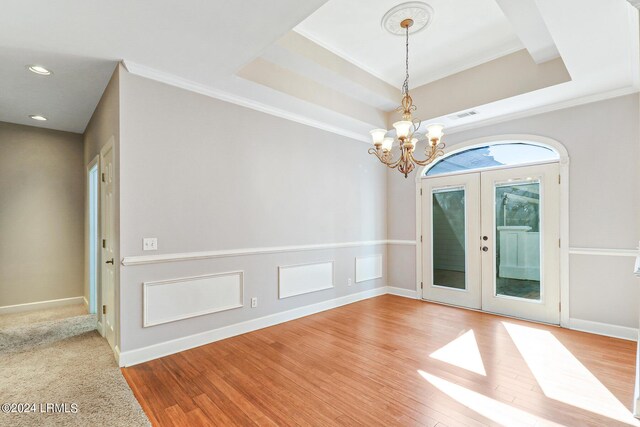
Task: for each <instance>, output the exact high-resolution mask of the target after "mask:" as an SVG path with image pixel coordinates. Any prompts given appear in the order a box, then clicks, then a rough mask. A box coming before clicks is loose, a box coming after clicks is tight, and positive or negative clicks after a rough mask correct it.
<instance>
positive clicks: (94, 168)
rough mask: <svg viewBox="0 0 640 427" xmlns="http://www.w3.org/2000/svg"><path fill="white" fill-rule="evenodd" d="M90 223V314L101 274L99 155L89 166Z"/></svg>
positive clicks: (88, 198)
mask: <svg viewBox="0 0 640 427" xmlns="http://www.w3.org/2000/svg"><path fill="white" fill-rule="evenodd" d="M87 181H88V194H87V200H88V208H89V210H88V214H89V218H88V225H89V230H88V233H89V265H88V267H89V301H88V302H89V304H88V309H89V313H90V314H96V312H97V307H98V277H99V276H98V274H99V265H100V264H99V259H98V257H99V254H100V249H99V243H98V242H99V236H100V235H99V229H98V224H99V223H98V221H99V217H98V212H99V211H98V197H99V193H100V187H99V181H98V157H96V158H95V159H94V160H93V161H92V162H91V163H90V164H89V166H88V173H87Z"/></svg>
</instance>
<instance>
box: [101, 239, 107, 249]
mask: <svg viewBox="0 0 640 427" xmlns="http://www.w3.org/2000/svg"><path fill="white" fill-rule="evenodd" d="M102 247H103V248H106V247H107V239H102Z"/></svg>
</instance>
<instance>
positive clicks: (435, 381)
mask: <svg viewBox="0 0 640 427" xmlns="http://www.w3.org/2000/svg"><path fill="white" fill-rule="evenodd" d="M418 373H419V374H420V375H421V376H422V377H423V378H424V379H425V380H427V381H429V383H430V384H431V385H433V386H434V387H435V388H437V389H438V390H440V391H441V392H443V393H444V394H446V395H447V396H449V397H451V398H452V399H453V400H455V401H456V402H458V403H460V404H461V405H464V406H466V407H467V408H469V409H471V410H472V411H475V412H477V413H478V414H480V415H482V416H483V417H485V418H488V419H490V420H491V421H493V422H495V423H498V424H501V425H504V426H561V425H562V424H557V423H554V422H552V421H549V420H546V419H544V418H541V417H538V416H536V415H533V414H530V413H528V412H526V411H523V410H521V409H518V408H514V407H513V406H509V405H507V404H506V403H503V402H499V401H497V400H495V399H492V398H490V397H487V396H485V395H483V394H480V393H477V392H475V391H472V390H469V389H468V388H465V387H462V386H460V385H458V384H454V383H452V382H450V381H447V380H445V379H442V378H439V377H436V376H434V375H431V374H428V373H426V372H424V371H422V370H418Z"/></svg>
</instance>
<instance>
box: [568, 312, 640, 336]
mask: <svg viewBox="0 0 640 427" xmlns="http://www.w3.org/2000/svg"><path fill="white" fill-rule="evenodd" d="M569 329H574V330H576V331H582V332H589V333H592V334H597V335H605V336H607V337H613V338H622V339H623V340H629V341H637V340H638V329H636V328H629V327H628V326H618V325H612V324H609V323H600V322H593V321H591V320H582V319H574V318H571V319H569Z"/></svg>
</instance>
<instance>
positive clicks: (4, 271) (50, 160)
mask: <svg viewBox="0 0 640 427" xmlns="http://www.w3.org/2000/svg"><path fill="white" fill-rule="evenodd" d="M83 204H84V186H83V167H82V136H81V135H78V134H74V133H68V132H58V131H52V130H47V129H41V128H35V127H30V126H22V125H14V124H9V123H2V122H0V260H2V262H0V306H7V305H14V304H25V303H31V302H38V301H48V300H54V299H60V298H71V297H78V296H82V295H83V284H82V283H83V268H84V267H83V256H82V254H83V239H84V229H83V224H84V221H83Z"/></svg>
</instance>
